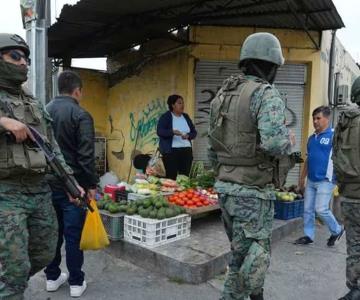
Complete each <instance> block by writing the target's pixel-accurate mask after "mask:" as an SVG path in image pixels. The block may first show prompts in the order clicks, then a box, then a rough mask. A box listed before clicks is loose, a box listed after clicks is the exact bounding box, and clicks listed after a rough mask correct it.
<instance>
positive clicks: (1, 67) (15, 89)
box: [0, 58, 28, 94]
mask: <svg viewBox="0 0 360 300" xmlns="http://www.w3.org/2000/svg"><path fill="white" fill-rule="evenodd" d="M27 72H28V68H27V67H25V66H17V65H14V64H12V63H9V62H6V61H4V60H3V59H1V58H0V88H1V89H4V90H7V91H8V92H10V93H12V94H20V93H21V91H22V88H21V85H22V84H23V83H24V82H25V81H26V80H27Z"/></svg>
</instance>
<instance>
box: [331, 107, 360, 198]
mask: <svg viewBox="0 0 360 300" xmlns="http://www.w3.org/2000/svg"><path fill="white" fill-rule="evenodd" d="M332 160H333V164H334V170H335V174H336V178H337V180H338V181H339V183H341V184H344V183H359V184H360V109H359V108H356V109H351V110H349V111H345V112H343V113H342V114H341V116H340V117H339V121H338V124H337V126H336V129H335V133H334V138H333V155H332ZM354 196H356V198H358V197H359V195H358V194H357V195H354Z"/></svg>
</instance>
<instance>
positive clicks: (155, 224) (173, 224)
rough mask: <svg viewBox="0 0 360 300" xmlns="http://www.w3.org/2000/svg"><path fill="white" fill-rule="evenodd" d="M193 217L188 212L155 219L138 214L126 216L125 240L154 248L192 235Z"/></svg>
mask: <svg viewBox="0 0 360 300" xmlns="http://www.w3.org/2000/svg"><path fill="white" fill-rule="evenodd" d="M190 227H191V217H190V216H189V215H186V214H182V215H178V216H176V217H172V218H168V219H163V220H154V219H148V218H142V217H140V216H138V215H136V216H125V217H124V240H125V241H128V242H131V243H134V244H138V245H141V246H144V247H148V248H153V247H157V246H160V245H164V244H167V243H170V242H173V241H177V240H180V239H183V238H186V237H189V236H190Z"/></svg>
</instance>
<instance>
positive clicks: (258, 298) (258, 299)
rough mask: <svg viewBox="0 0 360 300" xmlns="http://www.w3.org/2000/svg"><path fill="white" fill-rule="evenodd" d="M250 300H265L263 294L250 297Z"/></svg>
mask: <svg viewBox="0 0 360 300" xmlns="http://www.w3.org/2000/svg"><path fill="white" fill-rule="evenodd" d="M250 300H264V296H263V292H261V293H260V294H256V295H250Z"/></svg>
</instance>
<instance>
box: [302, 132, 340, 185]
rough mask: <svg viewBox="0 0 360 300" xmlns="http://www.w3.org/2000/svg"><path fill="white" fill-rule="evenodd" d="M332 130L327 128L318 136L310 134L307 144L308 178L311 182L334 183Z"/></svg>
mask: <svg viewBox="0 0 360 300" xmlns="http://www.w3.org/2000/svg"><path fill="white" fill-rule="evenodd" d="M333 135H334V129H333V128H331V127H328V128H327V129H326V130H325V131H323V132H321V133H319V134H316V133H314V134H312V135H311V136H310V137H309V140H308V144H307V152H308V158H307V159H308V160H307V163H308V165H307V167H308V178H309V179H310V180H311V181H322V180H326V179H327V180H329V181H331V182H334V181H335V176H334V169H333V162H332V159H331V155H332V139H333Z"/></svg>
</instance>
